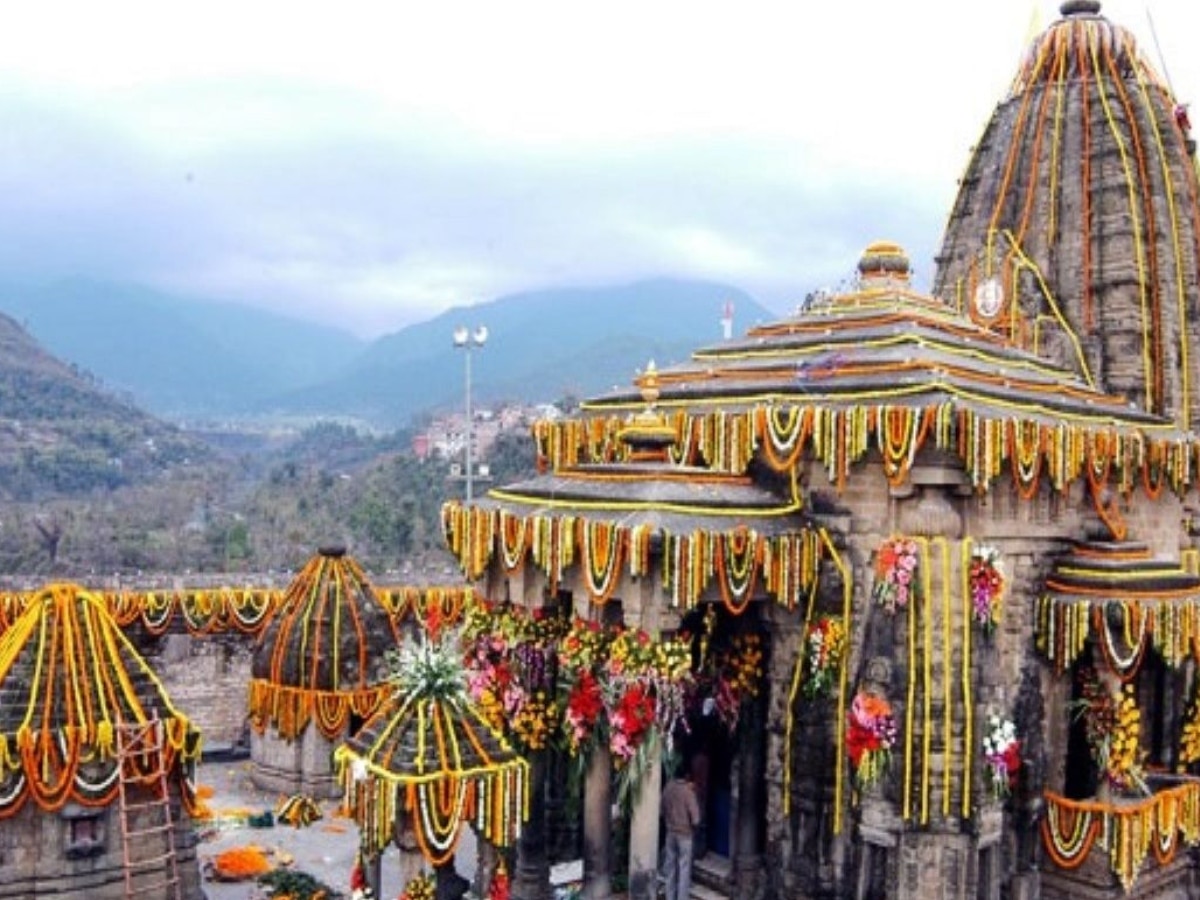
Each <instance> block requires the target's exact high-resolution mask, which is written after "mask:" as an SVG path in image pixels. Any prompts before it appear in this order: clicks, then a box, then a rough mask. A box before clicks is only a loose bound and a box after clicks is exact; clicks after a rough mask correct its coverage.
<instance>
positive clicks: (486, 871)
mask: <svg viewBox="0 0 1200 900" xmlns="http://www.w3.org/2000/svg"><path fill="white" fill-rule="evenodd" d="M499 864H500V851H499V850H498V849H497V847H496V845H495V844H493V843H492V842H491V841H488V840H485V839H484V838H483V837H482V836H481V835H480V834H478V833H476V835H475V885H474V892H475V896H476V897H486V896H488V891H490V890H491V887H492V879H493V878H494V877H495V875H496V869H497V867H498V866H499Z"/></svg>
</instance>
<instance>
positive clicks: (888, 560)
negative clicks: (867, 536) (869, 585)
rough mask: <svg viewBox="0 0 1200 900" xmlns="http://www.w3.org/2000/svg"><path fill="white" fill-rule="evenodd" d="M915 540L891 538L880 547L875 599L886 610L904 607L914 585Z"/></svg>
mask: <svg viewBox="0 0 1200 900" xmlns="http://www.w3.org/2000/svg"><path fill="white" fill-rule="evenodd" d="M916 573H917V542H916V541H914V540H912V539H911V538H892V539H891V540H888V541H885V542H884V544H883V546H882V547H880V548H879V555H878V559H877V560H876V563H875V590H874V598H875V602H876V603H878V604H879V605H880V606H882V607H883V608H884V609H885V610H887V611H888V612H889V613H895V612H896V611H897V610H901V609H904V608H905V607H906V606H908V602H909V600H910V599H912V597H913V594H914V592H915V591H916V589H917V575H916Z"/></svg>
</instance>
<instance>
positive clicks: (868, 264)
mask: <svg viewBox="0 0 1200 900" xmlns="http://www.w3.org/2000/svg"><path fill="white" fill-rule="evenodd" d="M858 274H859V276H860V277H861V278H862V281H863V283H864V285H865V286H873V285H878V284H879V283H892V284H897V283H899V284H908V283H909V281H910V280H911V279H912V268H911V267H910V266H909V264H908V254H907V253H906V252H905V251H904V248H903V247H901V246H900V245H899V244H897V243H893V242H892V241H875V242H874V243H872V244H870V245H868V247H867V249H866V250H864V251H863V254H862V256H861V257H860V258H859V260H858Z"/></svg>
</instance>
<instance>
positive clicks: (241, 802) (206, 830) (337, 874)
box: [196, 760, 475, 900]
mask: <svg viewBox="0 0 1200 900" xmlns="http://www.w3.org/2000/svg"><path fill="white" fill-rule="evenodd" d="M249 771H250V762H249V760H237V761H230V762H219V761H205V762H203V763H202V764H201V765H200V766H199V767H198V769H197V783H198V784H199V785H201V786H208V787H211V788H212V789H213V796H212V797H210V798H208V799H207V800H206V801H205V802H206V803H207V805H208V806H209V807H210V808H211V809H212V810H213V811H214V812H215V813H217V814H218V816H217V818H216V819H215V820H214V821H213V822H212V823H211V824H208V823H201V824H199V825H198V831H199V832H200V834H201V841H200V844H199V846H198V847H197V854H196V855H197V856H198V858H199V859H200V861H201V866H204V863H205V862H207V861H211V860H212V859H214V858H215V857H216V856H217V855H218V854H219V853H221V852H222V851H225V850H229V849H231V848H233V847H245V846H247V845H255V846H258V847H261V848H262V849H263V850H264V851H267V852H268V853H270V854H272V855H274V856H275V857H276V858H278V859H283V858H290V860H291V862H290V867H291V868H292V869H296V870H299V871H303V872H307V873H308V874H310V875H312V876H314V877H316V878H319V879H320V880H321V881H323V882H325V883H326V884H327V885H329V887H331V888H333V889H334V890H336V891H341V892H343V893H344V894H345V895H346V896H349V893H350V889H349V885H350V870H351V869H352V868H353V866H354V857H355V853H356V851H357V849H358V829H357V828H356V827H355V824H354V821H353V820H352V819H347V818H343V817H340V816H338V815H337V807H338V803H337V802H336V801H333V800H324V801H320V803H319V806H320V808H321V812H322V818H320V819H319V820H317V821H316V822H314V823H312V824H311V825H309V826H307V827H304V828H294V827H292V826H291V825H287V824H275V825H273V826H271V827H267V828H252V827H250V826H249V825H247V824H246V817H245V815H244V812H245V811H247V810H249V811H250V812H252V813H253V814H255V815H258V814H261V813H262V812H264V811H268V810H269V811H271V812H272V814H273V813H274V810H275V807H276V805H277V804H278V802H279V800H280V797H278V796H276V795H272V794H268V793H264V792H263V791H260V790H259V789H258V788H256V787H255V786H254V784H253V783H252V782H251V780H250V775H249ZM222 812H227V813H228V812H233V813H237V814H236V815H227V816H224V817H222V816H220V815H219V814H220V813H222ZM398 865H399V864H398V851H396V850H395V849H394V848H393V849H391V850H389V851H388V853H386V854H385V855H384V859H383V866H382V876H383V884H382V892H381V895H380V897H381V900H392V898H395V897H398V896H399V895H400V891H401V890H402V889H403V885H402V884H400V875H399V870H398ZM457 867H458V871H459V873H460V874H462V875H463V876H465V877H467V878H470V877H471V876H472V875H473V874H474V869H475V842H474V835H473V834H472V832H471V830H470V829H469V828H468V829H466V830H465V831H464V832H463V835H462V838H461V839H460V843H459V851H458V862H457ZM204 891H205V894H206V895H207V897H208V900H257V898H260V897H263V896H265V891H264V890H263V889H262V888H260V887H259V886H258V885H257V884H256V883H255V882H253V881H240V882H228V881H216V880H206V881H205V882H204Z"/></svg>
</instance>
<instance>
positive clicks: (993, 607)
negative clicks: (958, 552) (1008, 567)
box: [967, 547, 1004, 635]
mask: <svg viewBox="0 0 1200 900" xmlns="http://www.w3.org/2000/svg"><path fill="white" fill-rule="evenodd" d="M967 582H968V584H969V585H970V591H971V611H972V616H973V618H974V619H975V622H976V624H978V625H979V626H980V627H981V628H983V631H984V633H985V634H988V635H990V634H991V633H992V632H993V631H995V629H996V626H997V625H999V624H1000V620H1001V619H1002V618H1003V616H1004V570H1003V569H1002V568H1001V566H1000V554H999V552H998V551H997V550H996V549H995V548H994V547H976V548H975V549H974V550H972V551H971V567H970V570H969V572H968V575H967Z"/></svg>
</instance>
